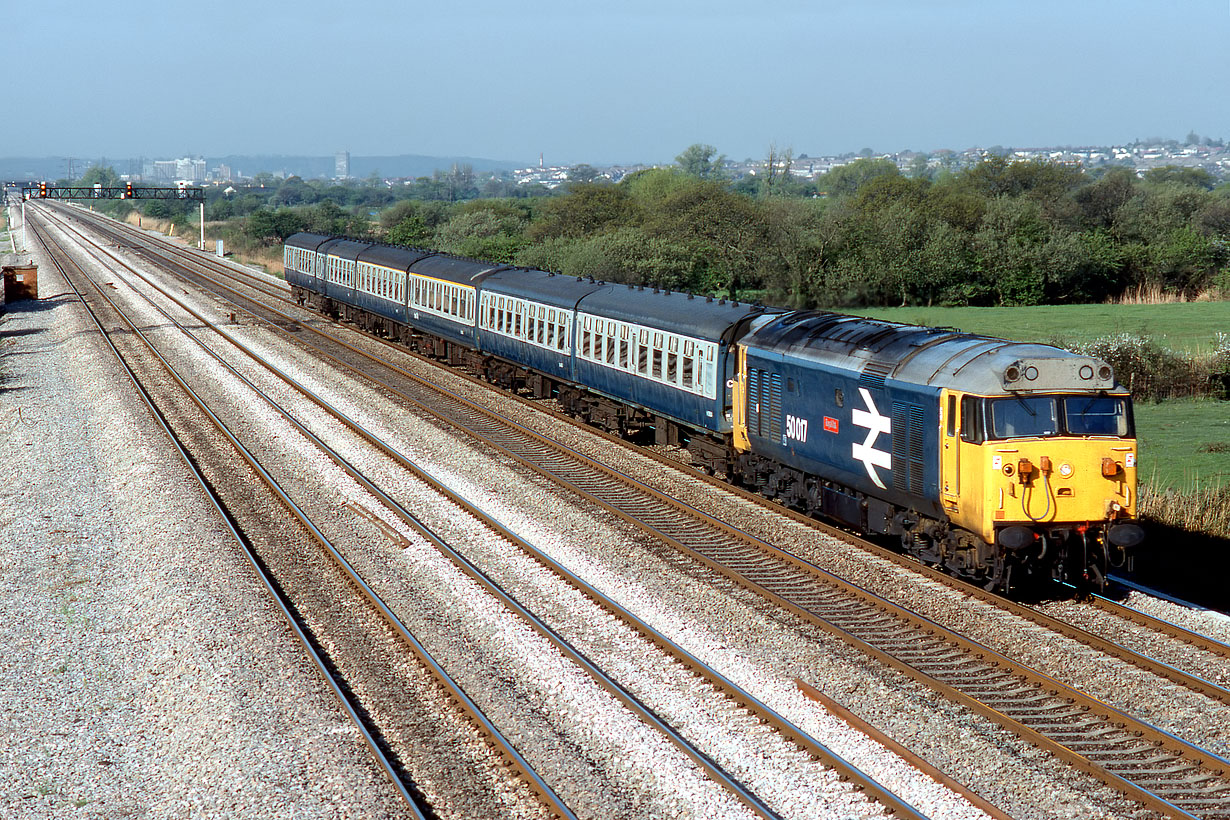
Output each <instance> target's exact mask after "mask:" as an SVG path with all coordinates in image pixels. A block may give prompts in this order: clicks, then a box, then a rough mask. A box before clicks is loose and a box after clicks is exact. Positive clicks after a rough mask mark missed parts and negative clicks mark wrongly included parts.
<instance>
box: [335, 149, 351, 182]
mask: <svg viewBox="0 0 1230 820" xmlns="http://www.w3.org/2000/svg"><path fill="white" fill-rule="evenodd" d="M333 176H334V177H335V178H336V179H350V152H349V151H338V152H337V153H336V154H334V155H333Z"/></svg>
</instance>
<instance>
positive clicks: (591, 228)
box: [530, 183, 640, 241]
mask: <svg viewBox="0 0 1230 820" xmlns="http://www.w3.org/2000/svg"><path fill="white" fill-rule="evenodd" d="M639 219H640V210H639V208H637V206H636V203H634V202H633V201H632V199H631V197H629V196H628V191H627V189H626V188H623V187H620V186H618V185H599V184H596V183H589V184H581V183H572V184H569V186H568V193H566V194H564V195H563V196H558V197H553V198H551V199H548V200H547V201H546V202H544V203H543V206H542V211H541V214H540V217H539V219H538V220H537V221H536V222H535V223H534V224H533V225H531V226H530V238H531V239H533V240H535V241H540V240H542V239H546V238H548V237H553V236H572V237H579V236H586V235H588V234H591V233H597V232H598V231H602V230H606V229H608V228H615V227H620V226H623V225H631V224H635V223H636V222H638V221H639Z"/></svg>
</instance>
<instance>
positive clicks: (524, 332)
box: [478, 268, 607, 396]
mask: <svg viewBox="0 0 1230 820" xmlns="http://www.w3.org/2000/svg"><path fill="white" fill-rule="evenodd" d="M605 287H607V285H604V284H601V283H595V282H593V281H590V280H587V279H578V278H575V277H572V276H561V275H558V274H554V273H548V272H546V271H541V270H535V269H532V268H505V269H503V270H500V271H495V272H493V273H491V274H490V275H488V276H486V277H484V278H483V282H482V288H481V294H480V297H479V298H480V302H479V307H478V342H479V345H478V346H479V348H480V349H481V350H482V351H483V353H486V354H490V355H491V356H496V357H499V359H501V360H506V361H508V362H513V363H515V364H517V365H520V366H522V367H524V368H528V369H530V370H532V371H535V372H536V373H540V374H544V375H546V376H548V377H550V378H552V379H554V380H555V381H558V382H574V381H576V373H575V369H574V367H573V358H572V354H573V318H574V316H575V314H576V309H577V302H579V301H580V300H581V299H582V298H583V297H585V296H586V295H588V294H590V293H593V292H594V291H595V290H599V289H601V288H605ZM516 375H517V374H514V373H513V372H512V371H510V370H508V369H507V368H506V367H503V366H502V365H501V364H500V363H499V362H498V361H489V362H488V364H487V376H488V378H490V379H491V381H493V382H495V383H497V384H503V385H505V386H511V385H512V384H513V380H514V378H515V377H516ZM531 378H533V377H532V376H531ZM530 386H531V389H532V390H533V392H534V393H535V395H542V396H546V395H550V393H549V392H548V390H547V389H546V388H545V387H543V386H541V383H540V382H538V381H535V382H534V384H532V385H530Z"/></svg>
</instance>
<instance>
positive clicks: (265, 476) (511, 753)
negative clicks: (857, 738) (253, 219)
mask: <svg viewBox="0 0 1230 820" xmlns="http://www.w3.org/2000/svg"><path fill="white" fill-rule="evenodd" d="M37 234H38V229H36V235H37ZM47 238H48V237H46V236H44V237H42V239H44V240H45V239H47ZM44 247H46V244H45V242H44ZM49 255H50V250H49ZM82 275H83V277H84V278H85V279H87V280H88V281H90V283H91V284H92V285H93V286H94V288H95V290H97V291H98V294H99V295H100V296H101V297H102V298H103V299H104V300H106V301H107V302H108V303H109V304H110V305H111V307H112V309H113V310H114V311H115V312H116V314H117V315H118V316H120V317H121V318H122V319H123V320H124V322H125V324H127V325H128V327H129V332H130V333H132V334H134V335H135V336H136V337H137V338H139V339H140V340H141V341H142V343H143V344H144V345H145V346H146V347H147V348H148V349H149V350H150V352H151V353H152V354H153V355H154V356H155V357H157V359H158V360H159V361H160V362H161V363H162V365H163V367H164V368H165V369H166V372H167V373H168V375H170V376H171V377H172V378H173V379H174V381H175V382H176V383H177V384H178V385H179V387H180V389H181V390H183V391H184V393H185V394H186V395H187V396H188V397H189V398H190V399H191V400H192V401H193V403H194V404H195V405H196V406H197V407H198V408H199V409H200V410H201V411H202V412H203V413H204V414H205V415H206V416H207V417H208V418H209V419H210V421H211V423H213V425H214V426H215V428H216V429H217V430H218V432H219V433H221V434H222V435H223V436H224V437H225V438H226V439H227V441H228V442H229V443H230V444H231V446H232V447H233V448H234V449H235V451H236V452H237V453H238V454H239V455H240V456H241V457H242V458H243V459H244V461H245V462H247V464H248V465H249V466H250V467H251V468H252V469H253V471H254V472H255V473H256V474H257V475H258V476H259V477H260V478H261V480H262V482H264V483H265V485H266V486H267V487H268V488H269V489H270V491H271V492H272V493H273V494H274V495H275V496H277V497H278V499H279V501H280V502H281V503H282V504H283V505H284V506H285V508H286V509H287V511H288V512H290V513H291V515H293V516H294V517H295V518H296V519H297V520H298V521H299V522H300V524H301V525H302V526H303V527H304V528H305V529H306V530H307V531H308V532H310V533H311V534H312V536H313V538H314V539H315V540H316V541H317V542H318V543H319V544H320V546H321V547H323V548H324V549H325V550H326V552H328V554H329V555H330V556H331V557H332V558H333V559H334V560H335V561H336V563H337V565H338V566H339V567H340V568H341V569H342V570H343V572H344V573H346V575H347V576H348V577H349V580H350V581H351V582H352V583H353V584H355V586H356V587H357V588H358V589H359V590H360V591H361V593H362V594H363V596H364V597H365V598H366V599H367V600H368V601H369V603H370V604H371V605H372V606H373V607H375V608H376V609H377V611H379V612H380V614H381V615H382V616H383V619H384V620H385V621H386V622H387V623H388V624H389V625H390V626H391V627H392V628H393V629H394V630H395V631H396V632H397V633H398V635H399V636H400V637H401V638H402V639H403V640H404V641H405V642H406V643H407V644H409V645H410V647H411V648H412V650H413V652H414V654H415V655H416V656H417V657H418V658H419V661H420V662H421V663H422V664H423V665H424V666H426V667H427V669H428V671H429V672H430V673H431V675H432V676H433V677H434V678H435V679H436V680H438V681H439V682H440V683H441V684H442V685H443V686H444V687H445V688H446V689H447V690H448V691H449V694H450V696H451V697H452V698H454V699H455V700H456V701H457V702H458V703H459V704H460V705H461V706H462V708H463V709H464V711H465V712H466V713H467V715H468V716H469V718H470V719H471V720H473V721H474V722H475V723H476V724H477V725H478V726H479V727H480V731H482V733H483V734H484V735H485V737H486V738H487V742H488V743H490V744H492V745H493V747H494V748H496V749H497V750H498V752H499V753H500V755H501V756H502V757H503V758H504V759H505V760H506V761H507V762H508V763H510V764H512V765H514V766H516V767H517V769H518V771H519V773H520V774H521V776H523V777H524V778H526V780H527V781H528V783H529V785H530V788H531V790H532V791H534V792H535V794H536V795H537V796H538V797H539V799H540V800H543V802H544V803H546V804H547V807H548V808H549V809H550V810H551V811H552V812H554V813H556V814H557V816H560V817H564V818H568V820H576V816H575V815H574V814H573V813H572V812H571V810H570V809H568V807H567V806H566V805H565V804H564V802H563V800H562V799H561V798H560V797H559V796H558V795H557V794H556V793H555V792H554V790H553V789H551V788H550V786H548V785H547V784H546V783H545V781H543V780H542V778H541V776H540V775H538V773H537V772H536V771H535V770H534V768H533V767H532V766H530V765H529V764H528V763H527V762H526V761H525V760H524V759H523V758H522V757H521V755H520V753H518V752H517V751H516V749H515V747H513V746H512V744H511V743H510V742H509V741H508V740H507V738H505V737H504V736H503V734H502V733H500V732H499V730H498V729H496V727H495V725H494V724H493V723H492V722H491V721H490V719H488V718H487V716H486V715H485V714H484V713H483V712H482V710H480V709H479V708H478V706H477V705H476V704H475V703H474V702H473V701H472V700H471V699H470V698H469V696H468V695H467V694H466V693H465V692H464V691H463V690H462V689H461V687H460V686H459V685H458V684H457V683H456V682H455V681H454V680H453V679H452V677H451V676H450V675H449V674H448V673H447V672H446V671H445V670H444V668H443V667H442V666H441V665H440V664H439V663H438V662H437V661H436V660H435V659H434V658H433V657H432V655H431V654H430V652H428V650H427V649H426V647H424V646H423V645H422V643H420V642H419V641H418V639H417V638H415V637H414V635H412V634H411V633H410V631H409V630H408V629H407V628H406V627H405V625H404V624H403V623H402V622H401V620H400V619H398V618H397V617H396V615H395V614H394V613H393V612H392V610H390V609H389V608H388V606H387V605H386V604H385V603H384V601H383V600H381V599H380V597H379V596H378V595H376V593H375V591H374V590H372V589H371V587H370V586H368V585H367V583H366V582H364V581H363V579H362V578H361V577H359V575H358V573H356V572H355V571H354V569H353V567H351V566H350V564H349V562H347V561H346V559H345V558H344V557H343V556H342V555H341V553H340V552H339V551H338V550H337V549H336V547H335V546H334V545H333V544H332V543H331V542H330V540H329V539H328V537H327V536H325V534H324V533H323V532H321V531H320V529H319V528H318V527H317V526H316V525H315V524H314V523H313V522H312V521H311V519H310V518H309V517H308V516H307V514H306V513H305V512H304V511H303V510H302V508H300V507H299V506H298V505H297V504H296V503H295V502H294V500H293V499H291V497H290V496H289V494H287V493H286V491H285V490H284V489H283V488H282V487H281V485H280V484H279V483H278V481H277V480H276V479H275V478H274V477H273V475H272V474H270V473H269V472H268V471H267V470H266V469H265V468H264V467H263V466H262V465H261V464H260V462H259V461H258V460H257V459H256V457H255V455H254V454H253V453H252V452H251V451H250V450H248V449H247V448H246V447H245V446H244V445H243V444H242V442H240V441H239V439H238V438H237V437H236V436H235V435H234V433H233V432H232V431H231V430H230V429H229V427H228V426H227V425H226V424H225V422H223V421H222V419H220V418H219V417H218V416H217V415H216V414H215V413H214V412H213V411H212V410H210V409H209V407H208V406H207V405H206V403H205V402H204V400H203V399H201V397H200V396H199V395H198V394H197V393H196V392H195V391H194V390H193V389H192V388H191V387H190V386H189V385H188V383H187V382H186V381H185V380H184V379H183V377H182V376H181V375H180V374H179V373H178V372H177V371H176V370H175V368H174V366H173V365H171V363H170V362H168V361H167V359H166V358H165V357H164V356H163V355H162V354H161V353H160V352H158V350H157V349H156V348H155V346H154V345H153V344H152V343H151V342H150V341H149V339H148V338H147V337H146V335H145V333H144V332H143V331H142V330H141V329H140V328H139V327H137V325H136V324H135V323H133V322H132V321H130V320H129V319H128V317H127V316H126V315H125V314H124V313H123V311H122V310H121V309H120V308H119V307H118V306H117V305H115V303H114V301H113V300H112V299H111V297H110V296H108V295H107V294H106V293H105V292H103V290H102V289H101V288H100V287H99V286H98V285H97V283H96V282H94V280H93V279H91V278H90V277H89V276H86V275H85V274H84V271H82ZM66 278H67V277H66ZM74 290H75V288H74ZM83 303H84V300H83ZM87 309H88V306H87ZM100 329H101V326H100ZM103 332H104V333H105V331H103ZM113 349H114V346H113ZM142 392H144V390H143V388H142ZM147 395H148V394H147ZM155 412H157V411H155ZM159 415H160V416H161V414H159ZM176 440H177V441H178V438H177V439H176ZM194 469H195V468H194ZM210 492H211V494H212V490H210ZM228 518H229V516H228ZM244 545H245V554H247V555H248V556H249V561H250V562H251V563H252V564H253V566H254V567H256V569H257V572H258V573H259V574H260V577H261V578H262V581H263V582H264V583H265V586H266V588H267V589H269V590H270V591H271V593H273V594H274V595H275V596H276V597H275V600H276V601H277V602H278V606H279V608H280V609H281V610H282V611H283V613H284V614H285V615H287V617H288V618H291V620H292V628H293V629H294V631H295V633H296V635H297V636H298V637H299V638H300V640H301V642H303V643H304V645H305V646H306V647H308V649H309V654H310V655H311V657H312V659H313V661H314V662H315V663H316V665H317V668H318V670H320V671H321V674H322V675H324V677H325V680H326V682H327V683H328V684H329V686H330V687H331V688H332V690H333V691H334V693H335V695H337V696H338V698H339V699H340V700H341V701H342V705H343V707H344V708H345V710H346V712H347V714H348V715H349V716H350V717H351V719H352V720H353V721H355V722H356V724H358V726H359V729H360V731H361V732H362V734H363V737H364V739H365V741H366V742H367V744H368V746H369V748H370V749H371V750H372V752H373V754H374V755H375V756H376V758H377V760H378V762H379V763H380V764H381V766H382V768H384V770H385V771H386V773H388V774H389V776H390V777H391V778H392V779H393V781H394V785H395V786H396V787H397V788H398V790H399V792H400V793H401V794H402V795H403V797H404V798H405V799H407V800H408V801H409V802H410V804H411V805H412V806H413V807H414V810H415V812H416V815H417V816H418V817H423V816H424V814H423V812H422V809H421V808H420V805H421V806H423V807H425V808H427V809H428V811H429V812H430V811H431V809H430V805H429V804H428V803H427V802H426V799H425V797H421V795H422V792H421V789H419V787H418V786H417V785H412V788H413V790H414V791H415V792H417V793H418V795H420V796H419V797H416V796H414V795H412V794H411V793H410V790H409V789H408V787H407V786H406V784H405V783H404V782H403V779H404V780H406V781H409V782H410V783H411V784H413V781H411V780H410V778H409V777H408V775H406V774H405V773H404V772H401V771H400V769H399V768H398V767H395V766H394V764H393V763H392V761H391V759H390V758H389V756H388V754H387V752H386V751H385V750H384V748H383V744H382V743H381V742H378V741H377V740H376V738H375V735H376V732H374V731H373V730H372V729H371V727H370V726H368V725H367V721H365V720H363V719H362V717H361V716H360V712H361V711H362V707H361V706H360V705H359V704H358V701H357V700H356V699H354V698H352V697H351V696H350V694H349V688H348V687H347V686H345V685H344V684H343V682H342V680H341V678H340V676H338V675H335V674H334V673H333V671H332V669H331V668H330V666H329V664H327V663H326V661H325V660H324V657H325V656H327V653H326V652H324V650H323V649H320V648H319V647H318V645H317V642H316V641H315V639H314V638H312V637H310V633H311V630H310V629H308V628H307V627H306V625H303V624H299V623H296V622H295V620H296V619H295V618H294V617H293V616H291V615H290V613H291V612H292V611H293V610H294V604H293V602H291V601H290V600H289V599H287V598H286V597H285V595H284V594H283V593H282V591H281V588H280V585H279V584H278V583H277V580H276V579H275V578H273V577H272V576H271V575H270V574H269V573H268V571H267V569H266V568H265V566H264V562H263V561H262V560H261V559H260V557H259V556H258V555H256V553H255V551H254V550H253V551H250V552H249V546H250V545H249V543H248V542H247V541H246V538H245V540H244Z"/></svg>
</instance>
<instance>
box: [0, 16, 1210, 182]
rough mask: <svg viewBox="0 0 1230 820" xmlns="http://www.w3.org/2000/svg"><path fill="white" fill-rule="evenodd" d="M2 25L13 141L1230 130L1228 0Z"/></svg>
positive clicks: (521, 146) (516, 145)
mask: <svg viewBox="0 0 1230 820" xmlns="http://www.w3.org/2000/svg"><path fill="white" fill-rule="evenodd" d="M0 21H2V22H0V28H2V29H3V31H4V42H5V43H6V45H7V48H6V52H5V57H6V59H5V62H4V66H5V70H4V76H5V78H6V80H7V81H8V82H6V83H5V84H4V88H5V92H4V99H3V102H0V112H2V113H0V118H3V119H4V120H6V121H7V123H8V124H7V126H6V127H3V128H0V156H76V157H87V158H96V157H99V156H107V157H116V158H121V157H135V156H147V157H153V156H183V155H185V154H203V155H208V156H219V155H224V154H231V153H235V154H256V153H277V154H315V155H321V154H332V153H333V152H334V151H337V150H340V149H348V150H349V151H350V152H351V153H352V154H353V155H381V154H429V155H442V156H446V155H467V156H475V157H489V158H495V159H507V160H516V161H526V162H529V161H535V162H536V161H537V159H538V155H539V153H542V154H543V155H544V157H545V159H546V161H547V162H548V164H551V163H574V162H638V161H640V162H655V161H669V160H671V159H672V158H673V157H674V156H675V155H676V154H678V153H680V152H681V151H682V150H683V149H684V148H686V147H687V146H688V145H690V144H691V143H694V142H704V143H709V144H711V145H714V146H716V147H717V149H718V150H719V152H721V153H724V154H726V155H728V156H729V157H731V158H734V159H742V158H745V157H763V156H764V155H765V153H766V152H767V149H768V147H769V146H770V145H771V144H773V145H776V146H777V147H778V148H779V149H785V148H791V149H793V150H794V152H795V153H796V154H802V153H807V154H811V155H813V156H816V155H822V154H829V153H843V152H849V151H858V150H860V149H862V148H872V149H874V150H877V151H896V150H902V149H907V148H909V149H913V150H924V151H925V150H934V149H939V148H952V149H962V148H967V147H970V146H974V145H981V146H990V145H1004V146H1017V147H1032V146H1045V145H1083V144H1108V143H1116V142H1126V141H1131V140H1133V139H1136V138H1146V137H1150V136H1165V137H1172V138H1182V137H1184V136H1185V135H1186V134H1187V133H1188V132H1189V131H1193V130H1194V131H1196V132H1198V133H1200V134H1204V135H1207V136H1214V137H1221V138H1230V0H1166V2H1163V0H1117V2H1112V1H1111V0H1066V2H1058V1H1057V0H1034V1H1033V2H1007V1H1004V0H982V2H974V1H973V0H925V1H924V2H906V1H905V0H862V2H858V1H857V0H851V1H850V2H847V1H846V0H831V1H830V2H825V1H824V0H815V1H814V2H803V0H755V1H753V0H742V2H730V1H729V0H706V1H705V2H700V0H657V2H649V1H648V0H631V2H620V1H619V0H606V2H603V3H598V2H592V0H591V2H581V1H579V0H572V1H571V2H569V1H568V0H545V1H538V0H525V2H521V3H515V2H507V0H506V1H505V2H497V0H457V2H452V3H449V2H447V0H446V1H445V2H439V0H437V2H432V3H422V2H417V0H410V1H409V2H393V1H392V0H330V1H329V2H321V0H298V2H295V3H290V2H284V3H269V2H262V0H246V2H239V1H238V0H210V2H205V3H185V2H177V1H176V0H171V2H168V3H163V4H158V3H150V2H142V3H135V2H130V1H129V0H108V2H98V1H97V0H41V2H26V3H21V4H15V5H11V6H10V7H9V8H8V9H6V10H5V11H4V12H3V16H2V17H0ZM17 44H21V46H20V50H21V52H22V53H21V55H20V57H19V56H18V54H17V53H16V52H17V51H18V46H17ZM14 120H17V121H19V122H20V123H21V125H20V126H14Z"/></svg>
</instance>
